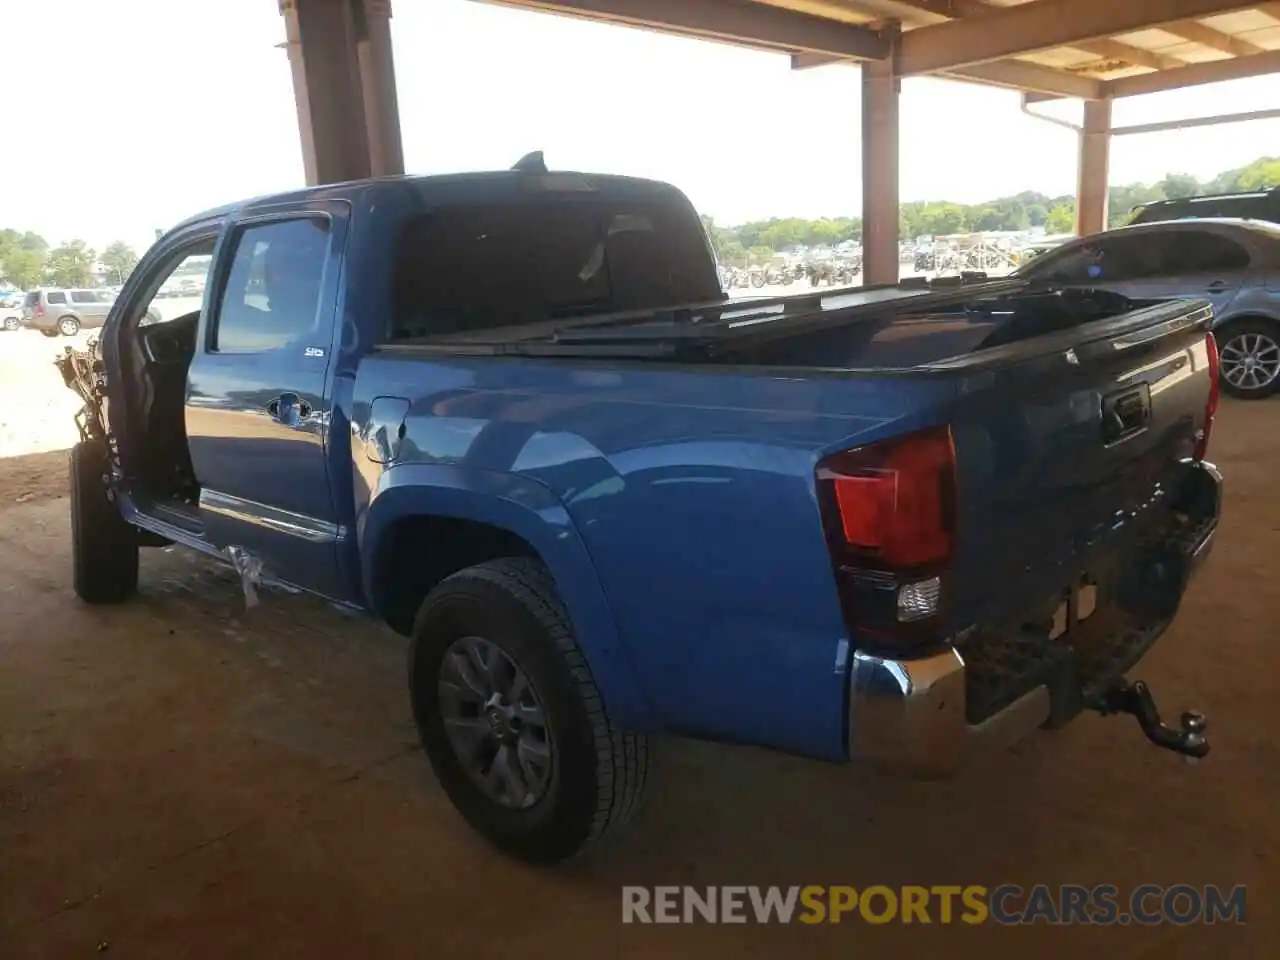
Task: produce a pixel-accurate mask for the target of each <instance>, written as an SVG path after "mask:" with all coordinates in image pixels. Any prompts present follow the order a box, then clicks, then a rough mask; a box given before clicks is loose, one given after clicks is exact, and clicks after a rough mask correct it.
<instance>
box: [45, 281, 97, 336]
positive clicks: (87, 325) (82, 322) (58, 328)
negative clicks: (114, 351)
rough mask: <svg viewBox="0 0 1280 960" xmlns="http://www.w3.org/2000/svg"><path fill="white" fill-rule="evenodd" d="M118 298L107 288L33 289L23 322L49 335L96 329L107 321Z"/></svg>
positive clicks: (64, 334)
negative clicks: (112, 305)
mask: <svg viewBox="0 0 1280 960" xmlns="http://www.w3.org/2000/svg"><path fill="white" fill-rule="evenodd" d="M114 302H115V297H114V296H112V295H111V294H110V293H109V292H107V291H106V290H91V289H83V288H76V289H60V288H50V289H45V290H32V291H31V292H30V293H28V294H27V298H26V299H25V300H24V301H22V325H23V326H24V327H27V328H28V329H30V330H39V331H40V332H41V333H43V334H44V335H45V336H46V337H56V336H57V335H58V334H62V335H63V336H66V337H74V336H75V335H76V334H77V333H79V332H80V331H81V330H96V329H98V328H99V327H101V326H102V325H103V324H104V323H105V322H106V320H107V314H108V313H110V312H111V304H112V303H114Z"/></svg>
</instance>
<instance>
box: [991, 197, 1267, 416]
mask: <svg viewBox="0 0 1280 960" xmlns="http://www.w3.org/2000/svg"><path fill="white" fill-rule="evenodd" d="M1015 275H1016V276H1020V277H1027V278H1030V279H1034V280H1047V281H1051V282H1053V283H1054V284H1058V285H1066V286H1088V287H1100V288H1102V289H1106V290H1114V291H1115V292H1117V293H1120V294H1123V295H1124V296H1127V297H1132V298H1134V299H1138V300H1147V299H1162V298H1170V299H1172V298H1184V297H1185V298H1189V299H1203V300H1208V301H1209V302H1210V303H1212V304H1213V310H1214V314H1215V320H1214V328H1213V329H1214V335H1215V337H1216V339H1217V341H1218V348H1219V351H1220V353H1221V356H1222V389H1223V390H1225V391H1226V392H1227V393H1229V394H1231V395H1232V396H1236V397H1241V398H1244V399H1247V400H1256V399H1261V398H1262V397H1266V396H1269V395H1270V394H1271V393H1273V392H1274V391H1275V390H1276V388H1277V387H1278V386H1280V226H1278V225H1276V224H1272V223H1267V222H1263V221H1258V220H1227V219H1203V220H1174V221H1169V222H1156V223H1146V224H1140V225H1137V226H1128V227H1120V228H1119V229H1117V230H1111V231H1108V232H1106V233H1098V234H1094V235H1093V236H1089V237H1081V238H1079V239H1076V240H1073V241H1071V242H1069V243H1064V244H1063V245H1062V246H1060V247H1059V248H1057V249H1056V250H1052V251H1050V252H1049V253H1046V254H1043V255H1042V256H1040V257H1037V258H1036V259H1035V260H1033V261H1031V263H1029V264H1027V265H1026V266H1024V267H1022V268H1021V269H1019V270H1018V271H1017V272H1016V274H1015Z"/></svg>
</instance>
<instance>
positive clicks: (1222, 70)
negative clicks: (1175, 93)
mask: <svg viewBox="0 0 1280 960" xmlns="http://www.w3.org/2000/svg"><path fill="white" fill-rule="evenodd" d="M1267 73H1280V50H1269V51H1267V52H1266V53H1259V54H1255V55H1254V56H1252V57H1238V58H1236V59H1234V60H1211V61H1209V62H1208V63H1189V64H1187V65H1186V66H1185V67H1179V68H1178V69H1177V70H1165V71H1163V72H1161V73H1144V74H1141V75H1139V76H1136V77H1121V78H1119V79H1118V80H1108V81H1106V82H1105V83H1103V84H1102V87H1103V95H1104V96H1108V97H1135V96H1139V95H1141V94H1144V93H1159V92H1160V91H1161V90H1174V89H1177V88H1179V87H1194V86H1197V85H1199V84H1202V83H1221V82H1222V81H1223V80H1239V79H1240V78H1242V77H1258V76H1262V75H1263V74H1267Z"/></svg>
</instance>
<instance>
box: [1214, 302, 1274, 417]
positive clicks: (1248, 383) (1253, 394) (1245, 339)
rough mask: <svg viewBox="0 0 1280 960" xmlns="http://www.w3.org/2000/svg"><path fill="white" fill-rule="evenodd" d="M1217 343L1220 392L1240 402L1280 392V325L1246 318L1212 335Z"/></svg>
mask: <svg viewBox="0 0 1280 960" xmlns="http://www.w3.org/2000/svg"><path fill="white" fill-rule="evenodd" d="M1213 338H1214V339H1215V340H1217V341H1218V356H1219V360H1220V363H1221V368H1222V380H1221V384H1222V391H1223V393H1226V394H1229V395H1230V396H1233V397H1237V398H1239V399H1241V400H1262V399H1263V398H1265V397H1269V396H1271V395H1272V394H1273V393H1275V392H1276V390H1277V388H1280V323H1277V322H1276V321H1274V320H1268V319H1266V318H1265V317H1246V318H1244V319H1241V320H1234V321H1232V322H1231V323H1227V324H1224V325H1223V326H1222V327H1220V328H1218V329H1217V330H1215V331H1213Z"/></svg>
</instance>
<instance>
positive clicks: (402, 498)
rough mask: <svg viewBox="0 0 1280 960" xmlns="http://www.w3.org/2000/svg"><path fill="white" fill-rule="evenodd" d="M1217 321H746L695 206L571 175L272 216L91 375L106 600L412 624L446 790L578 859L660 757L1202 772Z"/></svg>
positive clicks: (938, 772)
mask: <svg viewBox="0 0 1280 960" xmlns="http://www.w3.org/2000/svg"><path fill="white" fill-rule="evenodd" d="M201 271H204V277H205V279H204V281H203V294H202V299H201V300H199V301H197V302H195V303H193V304H192V306H191V308H190V309H189V310H188V312H187V313H185V314H183V315H173V311H168V312H167V313H164V314H162V316H163V319H159V320H158V319H157V314H156V313H155V312H154V311H152V310H151V306H152V300H153V299H154V298H155V297H156V295H157V294H158V293H159V292H160V291H161V290H162V288H165V283H166V281H167V280H168V279H169V278H171V277H172V276H173V275H175V273H180V274H181V275H182V276H185V277H190V276H193V275H197V274H199V273H200V272H201ZM1210 320H1211V310H1210V308H1209V306H1208V305H1207V304H1205V303H1203V302H1188V301H1179V302H1155V301H1151V302H1138V301H1133V300H1129V299H1126V298H1124V297H1121V296H1118V295H1116V294H1114V293H1107V292H1105V291H1090V290H1079V289H1075V290H1055V289H1051V288H1047V287H1037V286H1035V285H1033V284H1030V283H1028V282H1026V281H1001V280H987V279H985V278H982V277H966V278H961V279H959V280H957V281H956V282H954V283H945V282H934V283H926V282H904V283H902V284H899V285H893V286H880V287H864V288H857V289H846V290H831V291H823V292H821V293H818V292H810V293H806V294H801V295H797V296H792V297H783V298H774V299H767V298H757V299H747V300H729V299H727V298H726V296H725V295H724V293H723V292H722V290H721V288H720V284H719V282H718V275H717V270H716V263H715V258H714V255H713V253H712V251H711V249H710V246H709V244H708V241H707V237H706V234H705V232H704V230H703V228H702V225H701V222H700V220H699V218H698V216H697V214H696V212H695V211H694V209H693V207H692V206H691V205H690V203H689V202H688V200H687V199H686V198H685V197H684V196H683V195H682V194H681V193H680V192H679V191H678V190H676V189H675V188H673V187H671V186H668V185H666V184H662V183H656V182H651V181H645V180H639V179H632V178H624V177H614V176H596V175H585V174H576V173H564V172H548V171H547V170H546V168H545V165H541V164H539V163H537V162H522V163H521V164H518V165H517V167H516V168H514V169H512V170H507V171H498V172H492V173H479V174H466V175H455V176H438V177H402V178H390V179H377V180H370V181H362V182H355V183H347V184H338V185H330V186H320V187H314V188H310V189H306V190H301V191H298V192H295V193H290V194H285V195H280V196H272V197H267V198H262V199H257V200H251V201H248V202H244V203H239V204H235V205H232V206H227V207H223V208H221V209H217V210H213V211H210V212H208V213H204V214H201V215H199V216H196V217H193V218H192V219H190V220H188V221H186V222H185V223H182V224H181V225H179V226H178V227H176V228H174V229H173V230H171V231H170V232H169V233H168V234H166V235H165V236H164V237H162V238H161V239H160V240H158V241H157V243H156V244H155V246H154V247H153V248H152V249H151V250H150V252H149V253H148V254H147V255H146V256H145V258H144V259H143V260H142V262H141V263H140V264H139V266H138V268H137V269H136V270H135V272H134V274H133V275H132V277H131V278H130V279H129V281H128V283H127V285H126V286H125V288H124V290H123V292H122V294H121V296H120V298H119V299H118V300H117V302H116V304H115V306H114V308H113V310H112V312H111V315H110V318H109V320H108V322H107V323H106V325H105V327H104V329H103V331H102V334H101V336H100V338H99V339H98V340H97V341H94V342H93V343H91V344H90V345H89V348H88V349H87V350H84V351H76V350H74V349H71V348H68V349H67V351H66V353H65V355H64V356H63V357H62V358H61V359H60V360H59V367H60V369H61V372H62V375H63V377H64V379H65V381H66V383H67V384H68V386H70V387H72V388H73V389H75V390H77V391H78V392H79V393H80V394H81V396H82V397H83V398H84V400H85V408H84V410H83V412H82V413H81V414H80V416H79V419H78V423H79V427H80V432H81V437H82V439H81V442H80V443H79V444H78V445H77V446H76V447H75V448H74V449H73V451H72V456H71V485H72V486H71V490H72V496H71V519H72V535H73V537H74V571H73V574H74V585H75V590H76V592H77V594H78V595H79V596H80V598H82V599H83V600H84V601H86V602H89V603H118V602H122V601H125V600H126V599H128V598H130V597H132V596H133V595H134V594H135V593H136V591H137V589H138V555H139V549H140V548H142V547H154V546H159V545H167V544H171V543H176V544H180V545H183V546H185V547H189V548H192V549H194V550H198V551H202V552H204V553H206V554H208V555H210V556H212V557H215V558H218V559H220V560H222V561H224V562H226V563H229V564H233V565H234V566H235V567H236V569H237V570H239V572H240V575H241V576H242V577H243V578H244V582H245V585H246V591H247V592H248V591H252V590H254V589H256V588H257V587H260V586H262V585H266V586H268V587H269V586H270V585H271V584H272V583H279V584H285V585H288V586H290V587H292V588H295V589H301V590H305V591H310V592H314V593H315V594H319V595H322V596H324V597H327V598H330V599H331V600H333V601H335V602H338V603H342V604H347V605H351V606H354V607H358V608H360V609H362V610H364V611H366V612H368V613H369V614H371V615H372V616H375V617H377V618H379V619H381V620H382V621H384V622H385V623H386V624H388V625H389V626H390V627H391V628H392V629H393V630H395V631H398V632H399V633H401V634H403V635H405V636H407V637H409V638H410V641H411V642H410V662H409V668H408V678H409V694H410V697H411V700H412V704H413V710H414V714H415V717H416V720H417V724H418V727H419V730H420V733H421V739H422V744H423V747H424V749H425V752H426V754H427V755H428V757H429V758H430V761H431V763H432V765H433V767H434V769H435V771H436V773H437V775H438V777H439V779H440V781H441V783H442V784H443V786H444V788H445V789H446V791H447V792H448V795H449V796H450V798H451V799H452V801H453V802H454V804H455V805H456V807H457V808H458V810H459V811H460V812H461V814H462V815H463V816H464V817H465V818H466V820H467V821H469V822H470V823H471V824H472V825H473V826H474V827H475V828H476V829H477V830H479V831H480V832H481V833H482V834H483V835H484V836H486V837H487V838H489V839H490V840H491V841H492V842H494V843H495V844H496V845H498V846H499V847H500V848H501V849H503V850H505V851H507V852H509V853H512V854H515V855H518V856H520V857H523V858H526V859H529V860H533V861H539V862H551V861H556V860H559V859H562V858H564V857H567V856H570V855H572V854H574V853H576V852H577V851H579V850H580V849H582V848H583V847H584V846H586V845H587V844H589V843H590V842H591V841H594V840H596V839H597V838H599V837H601V836H602V835H603V834H605V833H606V832H607V831H609V830H611V829H612V828H615V827H617V826H618V825H620V824H622V823H624V822H625V821H626V820H627V819H628V818H629V817H630V816H631V815H632V814H633V813H634V811H635V810H636V809H637V807H638V805H639V803H640V800H641V797H642V794H643V792H644V789H645V784H646V780H647V778H648V773H649V765H650V742H651V740H652V738H654V737H655V736H657V735H661V734H677V735H686V736H692V737H699V738H705V739H711V740H722V741H731V742H736V743H743V744H755V745H762V746H766V747H771V748H775V749H778V750H783V751H789V752H793V753H796V754H801V755H804V756H808V757H812V758H817V759H822V760H828V761H857V762H864V763H868V764H874V765H876V766H878V767H882V768H885V769H887V770H891V771H896V772H898V773H902V774H909V775H916V776H924V777H937V776H943V775H946V774H948V773H950V772H952V771H954V770H955V769H956V768H957V767H958V766H959V765H960V764H961V763H962V762H963V761H964V758H965V756H966V754H967V753H969V752H970V751H971V750H974V749H981V748H989V747H990V745H992V744H997V743H1005V742H1009V741H1010V740H1012V739H1014V738H1017V737H1019V736H1023V735H1025V734H1026V733H1028V732H1030V731H1033V730H1035V729H1036V728H1037V727H1047V728H1052V727H1058V726H1061V725H1063V724H1065V723H1067V722H1068V721H1070V720H1071V719H1072V718H1073V717H1074V716H1076V715H1077V714H1079V713H1080V712H1081V711H1083V710H1086V709H1092V710H1096V711H1099V712H1103V713H1108V712H1111V713H1127V714H1131V715H1134V716H1136V717H1137V718H1138V720H1139V723H1140V725H1141V727H1142V729H1143V730H1144V732H1145V733H1146V734H1147V736H1148V737H1149V738H1150V739H1152V740H1153V741H1155V742H1156V743H1158V744H1160V745H1162V746H1165V747H1168V748H1170V749H1171V750H1174V751H1176V752H1178V753H1182V754H1184V755H1186V756H1188V757H1197V758H1198V757H1200V756H1203V755H1204V753H1205V752H1206V751H1207V749H1208V745H1207V742H1206V740H1205V734H1204V726H1205V724H1204V720H1203V718H1202V717H1200V716H1199V715H1197V714H1184V715H1183V719H1182V722H1181V724H1180V725H1178V724H1174V725H1168V724H1165V723H1164V722H1163V721H1162V720H1161V719H1160V716H1159V714H1158V713H1157V712H1156V709H1155V705H1154V702H1153V700H1152V697H1151V694H1150V691H1148V690H1147V689H1146V687H1145V686H1143V685H1142V684H1141V683H1140V682H1134V683H1131V682H1129V681H1127V680H1126V679H1125V677H1124V674H1125V672H1127V671H1128V670H1129V669H1130V667H1131V666H1132V665H1133V664H1135V663H1136V662H1137V661H1138V659H1139V658H1140V657H1141V656H1142V655H1143V654H1144V653H1145V652H1146V651H1147V649H1148V648H1149V647H1150V646H1151V645H1152V643H1154V642H1155V640H1156V639H1157V638H1158V637H1159V636H1160V634H1161V633H1162V632H1163V631H1164V630H1165V628H1166V627H1167V625H1168V624H1169V623H1170V621H1171V620H1172V619H1173V617H1174V616H1175V614H1176V612H1177V609H1178V607H1179V603H1180V601H1181V598H1182V596H1183V593H1184V590H1185V589H1186V585H1187V583H1188V580H1189V578H1190V576H1191V574H1192V572H1193V570H1194V569H1195V567H1196V566H1197V564H1198V563H1199V561H1200V560H1201V559H1203V558H1204V556H1205V555H1206V554H1207V553H1208V551H1209V548H1210V546H1211V544H1212V541H1213V537H1214V533H1215V530H1216V528H1217V522H1218V515H1219V505H1220V500H1221V493H1220V489H1221V478H1220V477H1219V474H1218V471H1217V470H1215V469H1214V467H1213V466H1212V465H1211V464H1210V463H1209V462H1208V461H1206V459H1205V455H1206V447H1207V443H1208V440H1209V435H1210V429H1211V427H1212V424H1213V419H1214V413H1215V408H1216V404H1217V390H1218V387H1217V383H1218V381H1217V353H1216V348H1215V346H1214V342H1213V338H1212V336H1210V335H1209V334H1208V327H1209V323H1210ZM263 602H270V596H269V593H268V597H267V600H265V601H263Z"/></svg>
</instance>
